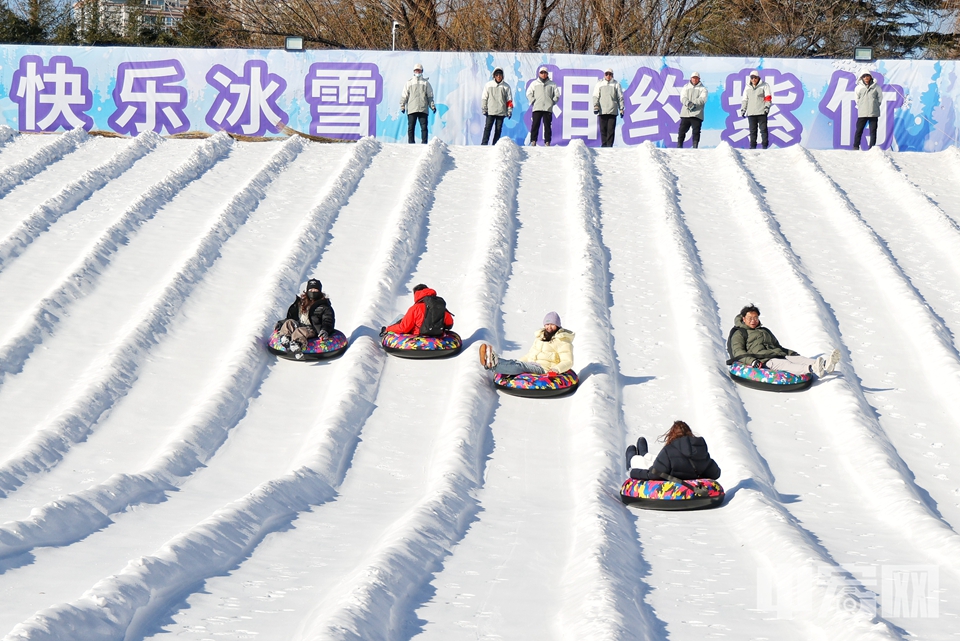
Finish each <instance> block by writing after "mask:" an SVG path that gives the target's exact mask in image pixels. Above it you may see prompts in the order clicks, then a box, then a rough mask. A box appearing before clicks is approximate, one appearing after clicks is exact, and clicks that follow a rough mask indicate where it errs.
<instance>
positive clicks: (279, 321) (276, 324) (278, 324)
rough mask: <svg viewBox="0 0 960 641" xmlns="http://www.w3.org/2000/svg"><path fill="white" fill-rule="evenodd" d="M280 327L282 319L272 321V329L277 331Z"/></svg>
mask: <svg viewBox="0 0 960 641" xmlns="http://www.w3.org/2000/svg"><path fill="white" fill-rule="evenodd" d="M281 327H283V321H282V320H278V321H277V322H276V323H274V325H273V331H275V332H279V331H280V328H281Z"/></svg>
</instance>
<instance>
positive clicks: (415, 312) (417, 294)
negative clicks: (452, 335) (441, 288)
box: [380, 283, 453, 336]
mask: <svg viewBox="0 0 960 641" xmlns="http://www.w3.org/2000/svg"><path fill="white" fill-rule="evenodd" d="M436 295H437V291H436V290H435V289H430V288H429V287H427V286H426V285H424V284H423V283H421V284H419V285H417V286H416V287H414V288H413V305H411V306H410V308H409V309H408V310H407V313H406V314H404V315H403V318H401V319H400V320H399V321H397V322H396V323H394V324H393V325H388V326H387V327H381V328H380V335H381V336H383V335H384V334H385V333H387V332H393V333H394V334H416V335H418V336H419V334H420V326H421V325H423V318H424V316H425V314H426V311H427V305H426V303H425V302H424V300H423V299H424V298H426V297H427V296H436ZM443 328H444V329H447V330H449V329H453V314H451V313H450V312H449V311H447V310H444V312H443Z"/></svg>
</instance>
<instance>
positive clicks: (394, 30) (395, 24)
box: [390, 20, 400, 51]
mask: <svg viewBox="0 0 960 641" xmlns="http://www.w3.org/2000/svg"><path fill="white" fill-rule="evenodd" d="M399 26H400V23H399V22H397V21H396V20H394V21H393V29H391V30H390V33H391V35H392V36H393V48H392V49H391V51H396V50H397V27H399Z"/></svg>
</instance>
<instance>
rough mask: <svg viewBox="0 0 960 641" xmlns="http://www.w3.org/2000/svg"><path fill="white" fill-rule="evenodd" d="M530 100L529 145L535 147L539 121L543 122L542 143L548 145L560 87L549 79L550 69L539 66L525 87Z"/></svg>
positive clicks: (538, 135)
mask: <svg viewBox="0 0 960 641" xmlns="http://www.w3.org/2000/svg"><path fill="white" fill-rule="evenodd" d="M527 100H529V101H530V111H531V113H530V146H531V147H536V146H537V140H538V139H539V138H540V123H541V122H542V123H543V144H544V145H546V146H547V147H549V146H550V141H551V140H553V108H554V106H555V105H556V104H557V103H558V102H560V87H558V86H557V85H556V83H555V82H554V81H553V80H550V70H549V69H547V68H546V67H540V69H538V70H537V79H536V80H534V81H533V82H531V83H530V86H529V87H527Z"/></svg>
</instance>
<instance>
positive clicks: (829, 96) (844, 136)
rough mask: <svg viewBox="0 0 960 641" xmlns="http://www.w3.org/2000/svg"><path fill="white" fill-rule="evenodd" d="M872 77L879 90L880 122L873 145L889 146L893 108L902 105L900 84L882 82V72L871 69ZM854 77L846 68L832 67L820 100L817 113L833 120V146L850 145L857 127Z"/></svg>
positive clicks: (891, 135)
mask: <svg viewBox="0 0 960 641" xmlns="http://www.w3.org/2000/svg"><path fill="white" fill-rule="evenodd" d="M873 80H874V82H876V83H877V85H879V87H880V89H881V90H882V91H883V105H882V106H881V107H880V122H879V123H878V127H877V146H878V147H880V148H881V149H889V148H890V143H891V141H892V140H893V111H894V109H896V108H897V107H900V106H902V105H903V87H901V86H899V85H892V84H891V85H887V84H884V83H883V75H881V74H879V73H876V72H873ZM856 87H857V77H856V76H855V75H853V74H852V73H850V72H848V71H835V72H834V73H833V77H831V78H830V86H829V88H828V89H827V93H826V94H825V95H824V97H823V100H821V101H820V113H822V114H823V115H825V116H827V117H828V118H830V120H831V121H832V122H833V146H834V148H835V149H841V148H844V147H852V146H853V136H854V132H855V131H856V127H857V108H856V105H857V94H856Z"/></svg>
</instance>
